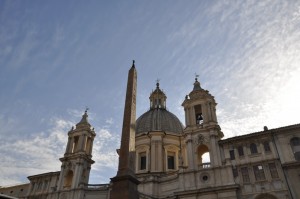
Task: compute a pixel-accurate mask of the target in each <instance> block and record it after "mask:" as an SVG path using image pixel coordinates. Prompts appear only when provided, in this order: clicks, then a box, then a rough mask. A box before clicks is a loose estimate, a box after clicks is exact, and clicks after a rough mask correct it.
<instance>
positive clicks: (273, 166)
mask: <svg viewBox="0 0 300 199" xmlns="http://www.w3.org/2000/svg"><path fill="white" fill-rule="evenodd" d="M269 170H270V173H271V177H272V178H278V172H277V169H276V164H275V163H274V162H273V163H269Z"/></svg>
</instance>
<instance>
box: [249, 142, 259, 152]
mask: <svg viewBox="0 0 300 199" xmlns="http://www.w3.org/2000/svg"><path fill="white" fill-rule="evenodd" d="M250 151H251V154H256V153H257V146H256V144H254V143H251V144H250Z"/></svg>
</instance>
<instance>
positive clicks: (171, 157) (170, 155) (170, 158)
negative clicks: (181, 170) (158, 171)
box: [168, 152, 175, 169]
mask: <svg viewBox="0 0 300 199" xmlns="http://www.w3.org/2000/svg"><path fill="white" fill-rule="evenodd" d="M168 169H175V153H172V152H168Z"/></svg>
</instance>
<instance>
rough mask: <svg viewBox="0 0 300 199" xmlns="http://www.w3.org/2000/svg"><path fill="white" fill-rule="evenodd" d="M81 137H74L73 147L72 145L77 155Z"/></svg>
mask: <svg viewBox="0 0 300 199" xmlns="http://www.w3.org/2000/svg"><path fill="white" fill-rule="evenodd" d="M78 140H79V136H76V137H74V141H73V145H72V153H75V152H76V150H77V146H78Z"/></svg>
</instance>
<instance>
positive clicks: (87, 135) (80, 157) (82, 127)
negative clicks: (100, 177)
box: [57, 110, 96, 198]
mask: <svg viewBox="0 0 300 199" xmlns="http://www.w3.org/2000/svg"><path fill="white" fill-rule="evenodd" d="M95 136H96V133H95V131H94V129H93V128H91V125H90V124H89V122H88V114H87V110H86V111H85V113H84V114H83V116H82V119H81V121H80V122H79V123H78V124H76V127H75V128H74V127H72V129H71V130H70V131H69V132H68V143H67V147H66V152H65V154H64V157H62V158H60V161H61V162H62V165H61V172H60V176H59V180H58V187H57V190H58V191H63V190H74V189H77V188H79V187H82V186H83V185H84V184H87V183H88V181H89V175H90V170H91V165H92V164H93V163H94V161H93V160H92V149H93V141H94V138H95ZM77 196H78V194H77V195H76V197H75V196H74V197H75V198H77Z"/></svg>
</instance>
